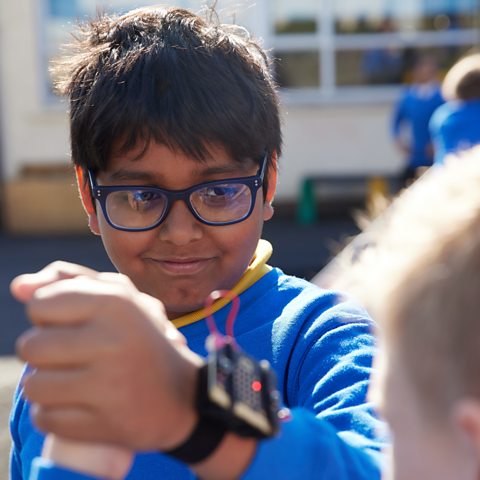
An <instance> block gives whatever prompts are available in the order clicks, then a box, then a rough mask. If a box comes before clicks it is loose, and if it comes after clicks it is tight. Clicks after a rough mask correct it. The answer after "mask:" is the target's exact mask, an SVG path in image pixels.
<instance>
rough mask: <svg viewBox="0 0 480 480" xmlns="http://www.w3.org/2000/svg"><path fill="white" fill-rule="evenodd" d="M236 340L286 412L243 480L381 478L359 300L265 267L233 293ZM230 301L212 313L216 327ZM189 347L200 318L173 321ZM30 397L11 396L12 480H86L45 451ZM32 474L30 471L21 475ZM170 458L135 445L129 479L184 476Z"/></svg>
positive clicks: (201, 347)
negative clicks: (267, 371)
mask: <svg viewBox="0 0 480 480" xmlns="http://www.w3.org/2000/svg"><path fill="white" fill-rule="evenodd" d="M240 302H241V303H240V312H239V314H238V316H237V319H236V321H235V326H234V328H235V338H236V340H237V343H238V344H239V345H240V347H241V348H242V349H243V350H245V351H246V352H248V353H249V354H250V355H252V356H254V357H256V358H258V359H267V360H268V361H269V362H270V363H271V364H272V366H273V368H274V369H275V371H276V373H277V376H278V387H279V391H280V393H281V395H282V398H283V403H284V404H285V405H286V406H288V407H289V408H291V409H292V418H291V420H289V421H286V422H284V423H282V426H281V430H280V434H279V435H278V436H276V437H275V438H272V439H268V440H264V441H261V442H259V444H258V448H257V451H256V454H255V456H254V459H253V461H252V463H251V464H250V466H249V467H248V469H247V470H246V472H245V473H244V475H243V476H242V478H243V479H244V480H260V479H265V478H275V479H276V480H282V479H285V480H292V479H297V478H298V479H310V478H321V479H322V480H347V479H348V480H374V479H379V478H380V459H381V454H380V449H381V448H382V446H383V445H384V444H383V443H382V441H381V440H380V439H379V438H378V431H379V430H380V429H379V427H381V426H382V423H381V422H380V421H379V420H378V419H377V418H376V417H375V416H374V415H373V414H372V411H371V406H370V405H369V404H367V402H366V398H365V397H366V392H367V387H368V383H369V376H370V373H371V364H372V357H373V355H374V352H375V346H374V338H373V335H372V332H371V327H372V324H371V320H370V319H369V318H368V315H367V314H366V313H365V311H364V310H362V309H361V308H360V307H358V306H356V305H355V304H353V303H350V302H349V301H347V300H345V299H342V298H341V297H339V296H338V295H336V294H335V293H333V292H330V291H325V290H322V289H320V288H318V287H317V286H315V285H312V284H311V283H309V282H307V281H305V280H301V279H298V278H295V277H291V276H288V275H285V274H284V273H283V272H282V271H281V270H279V269H275V268H274V269H272V270H270V271H269V272H268V273H266V274H265V275H264V276H263V277H262V278H260V279H259V280H258V281H256V282H255V283H254V284H253V285H251V286H250V287H249V288H247V289H246V290H245V291H244V292H243V293H242V294H241V295H240ZM228 311H229V307H228V306H227V307H225V308H222V309H221V310H220V311H218V312H217V313H216V314H215V320H216V324H217V326H218V327H219V329H220V330H221V331H224V327H225V320H226V316H227V314H228ZM180 330H181V332H182V333H183V334H184V335H185V337H186V338H187V341H188V345H189V347H190V348H191V349H192V350H193V351H194V352H197V353H198V354H200V355H202V356H205V355H206V350H205V338H206V337H207V335H208V333H209V332H208V329H207V326H206V323H205V322H204V321H198V322H195V323H192V324H190V325H187V326H185V327H182V328H181V329H180ZM28 410H29V405H28V403H27V402H26V401H25V400H24V399H23V398H22V396H21V390H19V391H18V392H17V394H16V399H15V404H14V409H13V414H12V417H11V431H12V436H13V442H14V446H13V450H12V462H11V480H20V479H25V480H27V479H30V480H56V479H62V480H67V479H71V480H86V479H91V478H92V477H89V476H85V475H80V474H73V473H72V474H71V476H69V475H70V474H69V473H67V472H66V471H65V470H62V469H60V468H58V467H55V466H54V465H51V464H50V463H49V462H46V461H45V460H44V459H38V464H37V466H36V467H35V468H34V469H33V470H32V472H31V465H32V460H33V459H34V458H35V457H38V456H39V455H40V452H41V447H42V443H43V435H42V434H41V433H40V432H38V431H37V430H36V429H35V427H34V426H33V425H32V423H31V421H30V417H29V414H28ZM30 474H32V475H30ZM193 478H195V475H194V474H193V473H192V471H191V470H189V468H188V467H187V466H185V465H183V464H181V463H179V462H178V461H176V460H174V459H172V458H170V457H168V456H166V455H163V454H161V453H158V452H151V453H139V454H137V455H136V457H135V461H134V464H133V467H132V470H131V471H130V473H129V475H128V476H127V479H128V480H134V479H135V480H140V479H141V480H158V479H175V480H184V479H185V480H186V479H193Z"/></svg>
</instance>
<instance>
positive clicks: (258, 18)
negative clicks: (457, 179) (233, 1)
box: [0, 0, 401, 232]
mask: <svg viewBox="0 0 480 480" xmlns="http://www.w3.org/2000/svg"><path fill="white" fill-rule="evenodd" d="M39 5H40V2H39V1H37V0H16V1H1V2H0V46H1V48H2V55H1V64H0V95H1V104H2V112H1V116H2V122H1V124H2V130H3V131H2V132H1V134H2V142H1V144H2V146H3V151H2V159H3V165H2V170H3V178H4V180H5V181H6V185H5V191H6V196H5V197H6V199H5V204H4V206H3V210H4V217H5V218H6V227H7V229H10V230H12V231H16V232H20V231H30V230H34V231H38V230H46V231H57V230H58V231H63V230H65V229H66V228H68V229H69V230H75V229H78V230H84V229H85V220H84V215H83V212H82V211H81V208H80V207H78V209H77V210H76V211H75V212H74V213H72V214H70V213H69V212H70V210H68V209H67V210H66V211H64V210H61V211H58V208H53V207H52V205H51V204H50V203H49V202H54V203H58V202H60V203H62V204H64V205H71V204H78V202H77V200H76V198H77V192H76V189H75V188H74V185H73V180H72V176H71V172H68V170H67V166H68V162H69V158H68V157H69V155H68V152H69V145H68V124H67V119H66V113H65V112H66V108H67V107H66V105H65V104H63V105H58V104H56V103H51V102H50V103H49V102H47V101H46V98H45V92H44V88H43V87H42V86H43V85H44V83H45V77H44V71H43V70H42V66H41V62H42V55H43V54H44V51H43V49H42V36H41V32H40V26H39V23H40V22H39V18H41V17H40V12H39ZM242 15H243V19H244V22H243V23H244V24H246V25H247V26H248V27H250V28H252V29H253V30H254V31H256V30H258V31H261V30H262V25H265V23H264V22H263V20H262V19H263V18H264V16H265V15H266V13H265V10H264V9H263V10H262V9H259V10H255V9H253V8H251V9H249V10H245V11H243V12H242ZM255 29H256V30H255ZM267 46H268V45H267ZM372 98H373V97H372ZM389 98H392V96H390V97H389ZM283 109H284V140H285V142H284V155H283V159H282V162H281V175H280V184H279V188H278V193H277V197H276V201H277V202H279V203H281V202H282V201H292V200H295V198H296V197H297V193H298V189H299V184H300V181H301V178H302V177H303V176H304V175H306V174H312V173H325V172H328V173H339V174H341V173H352V172H354V173H362V172H373V173H391V172H394V171H396V170H398V169H399V168H400V164H401V159H400V158H399V156H398V153H397V152H396V151H395V150H394V148H393V145H392V144H391V141H390V139H389V134H388V122H389V115H390V110H391V101H381V102H378V101H375V102H363V103H362V102H359V101H356V103H348V102H342V103H335V102H333V101H329V102H328V103H322V102H317V103H316V104H314V105H310V104H308V103H304V104H301V103H298V102H297V103H295V102H291V101H290V102H289V101H288V100H286V101H285V102H284V107H283ZM55 165H60V166H65V172H66V173H65V174H64V175H63V176H62V175H59V171H58V169H55V168H54V167H55ZM32 167H34V168H33V171H34V172H36V175H37V176H38V178H36V179H35V178H33V177H32V174H31V172H32ZM25 171H27V174H26V173H25ZM28 172H30V176H28ZM39 172H40V175H38V173H39ZM49 172H55V174H56V176H54V177H53V179H52V178H50V179H49V181H53V182H56V185H57V187H58V189H57V190H56V192H57V194H56V195H57V198H51V197H52V196H51V195H50V194H49V188H52V187H51V185H50V187H48V185H47V183H46V182H45V175H46V174H48V173H49ZM25 175H27V176H28V178H24V177H25ZM26 180H28V181H29V182H32V181H34V182H35V181H36V182H37V183H35V185H36V188H33V187H32V188H30V189H29V188H25V181H26ZM19 189H20V190H19ZM28 191H31V192H32V193H31V196H30V197H29V196H28ZM19 192H22V195H23V197H22V196H21V195H20V194H19ZM59 192H63V193H59ZM25 195H26V197H25ZM61 195H66V197H68V200H65V201H63V200H62V198H61ZM38 196H42V197H43V201H42V202H38V201H37V200H38ZM19 198H24V201H23V202H20V203H21V205H19V201H18V199H19ZM72 199H74V201H73V202H72ZM57 207H58V205H57ZM68 208H71V207H68ZM53 211H55V212H56V213H55V218H52V215H50V212H53ZM49 216H50V221H49V222H46V221H45V218H47V217H49ZM64 216H67V217H69V221H66V219H65V218H64ZM21 218H29V225H24V224H22V222H21V221H19V219H21ZM12 219H14V221H13V220H12ZM35 219H37V221H35ZM77 227H78V228H77Z"/></svg>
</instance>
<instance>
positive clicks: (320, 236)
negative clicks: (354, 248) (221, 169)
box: [0, 216, 357, 356]
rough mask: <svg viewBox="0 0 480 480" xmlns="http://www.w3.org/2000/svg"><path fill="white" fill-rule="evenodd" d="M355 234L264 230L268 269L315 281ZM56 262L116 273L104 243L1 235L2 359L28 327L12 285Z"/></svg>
mask: <svg viewBox="0 0 480 480" xmlns="http://www.w3.org/2000/svg"><path fill="white" fill-rule="evenodd" d="M355 233H357V228H356V226H355V223H354V222H353V220H352V218H351V217H350V216H342V217H336V218H327V219H324V220H320V221H319V222H318V223H316V224H313V225H299V224H298V223H296V222H295V221H294V220H292V219H289V218H282V217H280V218H277V219H275V220H274V219H272V220H271V221H270V222H267V223H266V224H265V228H264V235H263V238H265V239H267V240H269V241H270V242H271V243H272V244H273V247H274V248H273V256H272V258H271V259H270V261H269V264H270V265H273V266H277V267H280V268H282V269H283V270H284V272H286V273H289V274H292V275H296V276H299V277H303V278H307V279H310V278H312V277H313V276H314V275H315V274H316V273H317V272H318V271H319V270H320V269H321V268H322V267H323V266H324V265H325V264H326V263H327V262H328V261H329V260H330V259H331V258H332V256H334V254H335V253H336V252H337V251H338V250H339V249H340V247H341V246H343V245H344V244H345V243H346V242H347V240H348V238H349V237H351V236H352V235H354V234H355ZM54 260H66V261H70V262H76V263H81V264H83V265H86V266H88V267H91V268H94V269H96V270H100V271H113V270H114V267H113V266H112V264H111V263H110V261H109V259H108V257H107V255H106V253H105V251H104V250H103V246H102V243H101V240H100V239H99V238H98V237H95V236H93V235H82V236H10V235H7V234H1V233H0V332H1V334H0V356H1V355H12V354H13V353H14V344H15V339H16V338H17V336H18V335H19V334H20V333H21V332H22V331H23V330H25V329H26V328H27V327H28V321H27V318H26V316H25V313H24V309H23V306H22V305H21V304H19V303H18V302H16V301H15V300H14V299H13V298H12V297H11V295H10V292H9V283H10V281H11V280H12V279H13V278H14V277H15V276H16V275H19V274H21V273H27V272H35V271H37V270H39V269H41V268H42V267H44V266H45V265H47V264H48V263H50V262H52V261H54Z"/></svg>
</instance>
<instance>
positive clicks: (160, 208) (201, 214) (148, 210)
mask: <svg viewBox="0 0 480 480" xmlns="http://www.w3.org/2000/svg"><path fill="white" fill-rule="evenodd" d="M266 164H267V154H265V156H264V158H263V160H262V161H261V163H260V167H259V169H258V171H257V174H256V175H254V176H251V177H242V178H228V179H226V180H216V181H213V182H205V183H199V184H198V185H194V186H193V187H190V188H186V189H184V190H165V189H163V188H157V187H143V186H138V185H134V186H130V185H121V186H103V185H97V183H96V181H95V175H94V173H93V171H92V170H88V177H89V180H90V188H91V191H92V195H93V198H95V199H97V200H98V201H99V203H100V206H101V208H102V212H103V215H104V216H105V218H106V220H107V222H108V223H109V225H110V226H112V227H113V228H116V229H117V230H124V231H128V232H141V231H146V230H151V229H153V228H156V227H158V225H160V224H161V223H162V222H163V221H164V220H165V218H166V217H167V215H168V212H169V211H170V209H171V208H172V205H173V203H174V202H175V201H177V200H183V201H184V202H185V204H186V205H187V207H188V209H189V210H190V212H192V215H193V216H194V217H195V218H196V219H197V220H199V221H200V222H202V223H204V224H206V225H219V226H220V225H231V224H233V223H238V222H242V221H243V220H245V219H246V218H248V217H249V216H250V214H251V213H252V211H253V208H254V205H255V199H256V196H257V191H258V189H259V188H260V187H261V186H262V184H263V177H264V175H265V169H266Z"/></svg>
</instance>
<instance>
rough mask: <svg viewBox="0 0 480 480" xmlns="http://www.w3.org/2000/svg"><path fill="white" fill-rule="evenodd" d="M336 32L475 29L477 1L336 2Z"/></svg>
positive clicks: (338, 0) (349, 0)
mask: <svg viewBox="0 0 480 480" xmlns="http://www.w3.org/2000/svg"><path fill="white" fill-rule="evenodd" d="M333 4H334V9H335V30H336V31H337V32H338V33H366V32H369V33H371V32H395V31H408V30H437V31H439V30H449V29H458V28H474V27H475V26H476V17H477V15H478V10H479V7H478V3H477V0H423V1H418V0H403V1H400V0H397V1H392V0H335V2H333Z"/></svg>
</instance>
